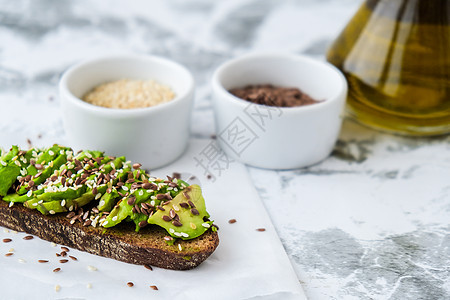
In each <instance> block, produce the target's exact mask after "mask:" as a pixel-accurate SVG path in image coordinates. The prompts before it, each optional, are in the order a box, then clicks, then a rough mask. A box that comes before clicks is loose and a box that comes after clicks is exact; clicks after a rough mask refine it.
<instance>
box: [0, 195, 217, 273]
mask: <svg viewBox="0 0 450 300" xmlns="http://www.w3.org/2000/svg"><path fill="white" fill-rule="evenodd" d="M127 225H128V226H127ZM0 226H4V227H7V228H10V229H12V230H16V231H24V232H26V233H29V234H33V235H36V236H38V237H40V238H41V239H44V240H47V241H51V242H54V243H56V244H60V245H65V246H68V247H72V248H75V249H79V250H82V251H86V252H89V253H92V254H96V255H100V256H104V257H109V258H113V259H116V260H120V261H123V262H127V263H132V264H139V265H152V266H156V267H160V268H165V269H171V270H187V269H192V268H195V267H196V266H198V265H199V264H200V263H202V262H203V261H204V260H205V259H206V258H207V257H208V256H210V255H211V254H212V253H213V252H214V250H215V249H216V248H217V246H218V245H219V236H218V234H217V232H213V231H212V230H208V231H207V232H205V233H204V234H203V235H201V236H199V237H197V238H195V239H192V240H187V241H183V240H179V241H178V240H177V241H176V242H175V243H174V245H167V243H166V242H165V241H164V236H166V235H168V234H167V232H166V231H165V230H164V229H162V228H160V227H158V226H155V225H149V226H147V227H145V228H142V229H141V230H140V231H139V233H137V232H135V231H134V224H123V225H122V224H119V225H118V226H115V227H113V228H108V229H106V228H103V227H95V228H94V227H92V226H82V224H81V223H80V222H76V223H74V224H70V219H67V218H66V217H65V215H64V214H57V215H42V214H41V213H40V212H38V211H36V210H31V209H28V208H25V207H23V206H22V205H21V204H16V205H14V206H12V207H9V205H8V203H7V202H5V201H3V200H1V198H0ZM179 244H180V245H181V250H180V248H179V246H178V245H179Z"/></svg>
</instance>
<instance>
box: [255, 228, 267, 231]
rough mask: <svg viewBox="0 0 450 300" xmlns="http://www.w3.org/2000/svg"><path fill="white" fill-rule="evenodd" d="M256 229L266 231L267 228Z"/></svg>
mask: <svg viewBox="0 0 450 300" xmlns="http://www.w3.org/2000/svg"><path fill="white" fill-rule="evenodd" d="M256 231H261V232H262V231H266V229H265V228H258V229H256Z"/></svg>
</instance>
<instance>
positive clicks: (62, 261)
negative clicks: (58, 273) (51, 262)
mask: <svg viewBox="0 0 450 300" xmlns="http://www.w3.org/2000/svg"><path fill="white" fill-rule="evenodd" d="M68 261H69V260H68V259H60V260H59V262H60V263H62V264H65V263H66V262H68Z"/></svg>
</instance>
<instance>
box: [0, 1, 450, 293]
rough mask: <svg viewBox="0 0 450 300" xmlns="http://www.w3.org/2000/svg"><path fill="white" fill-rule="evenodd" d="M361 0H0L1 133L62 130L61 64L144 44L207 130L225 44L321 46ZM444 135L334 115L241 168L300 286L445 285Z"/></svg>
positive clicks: (384, 288) (317, 50) (411, 289)
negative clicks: (330, 146)
mask: <svg viewBox="0 0 450 300" xmlns="http://www.w3.org/2000/svg"><path fill="white" fill-rule="evenodd" d="M361 2H362V1H361V0H322V1H314V0H297V1H294V0H292V1H288V0H272V1H271V0H240V1H238V0H233V1H209V0H188V1H185V0H172V1H151V2H150V1H144V0H142V1H108V2H106V1H99V0H97V1H87V0H86V1H76V2H75V1H51V0H40V1H7V0H0V41H1V43H0V105H1V106H0V114H1V118H0V145H1V146H4V147H8V146H9V145H11V144H21V145H23V146H26V144H27V139H30V140H31V142H32V143H33V144H34V145H49V144H50V143H54V142H59V143H64V142H65V135H64V131H63V129H62V121H61V116H60V112H59V99H58V95H57V82H58V79H59V76H60V74H61V73H62V72H63V71H64V70H65V69H66V68H67V67H68V66H70V65H71V64H73V63H75V62H77V61H79V60H81V59H85V58H89V57H92V56H98V55H104V54H111V53H130V52H132V53H149V54H156V55H161V56H165V57H168V58H171V59H174V60H176V61H178V62H180V63H182V64H184V65H186V66H187V67H188V68H189V69H190V70H191V71H192V72H193V73H194V75H195V78H196V82H197V86H196V99H195V101H196V104H195V109H194V112H193V121H192V136H193V137H200V138H209V137H210V136H211V135H212V134H213V133H214V126H213V114H212V110H211V104H210V87H209V79H210V77H211V74H212V72H213V71H214V69H215V68H216V67H217V66H218V65H219V64H220V63H222V62H223V61H225V60H227V59H228V58H230V57H233V56H236V55H240V54H243V53H247V52H249V51H255V50H256V51H260V50H277V51H287V52H293V53H304V54H307V55H311V56H314V57H316V58H319V59H323V54H324V52H325V49H326V48H327V46H328V45H329V43H330V42H331V40H332V39H333V38H334V37H335V36H336V35H337V34H338V33H339V31H340V30H341V29H342V27H343V26H344V24H345V23H346V22H347V21H348V19H349V18H350V17H351V15H352V14H353V13H354V11H355V10H356V9H357V7H358V6H359V5H360V3H361ZM449 150H450V137H449V136H446V137H440V138H426V139H425V138H423V139H417V138H416V139H412V138H402V137H395V136H392V135H387V134H382V133H379V132H376V131H373V130H370V129H366V128H364V127H362V126H360V125H358V124H355V123H353V122H351V121H346V122H345V124H344V127H343V129H342V132H341V135H340V139H339V142H338V144H337V145H336V148H335V151H334V153H333V154H332V156H331V157H330V158H328V159H327V160H325V161H324V162H322V163H320V164H318V165H315V166H312V167H310V168H306V169H300V170H293V171H282V172H281V171H269V170H260V169H254V168H248V171H249V173H250V175H251V177H252V179H253V182H254V184H255V187H256V188H257V189H258V192H259V194H260V197H261V199H262V201H263V203H264V204H265V206H266V208H267V210H268V212H269V215H270V216H271V218H272V221H273V223H274V225H275V227H276V230H277V232H278V234H279V236H280V238H281V240H282V242H283V244H284V247H285V249H286V252H287V253H288V255H289V257H290V259H291V262H292V265H293V266H294V269H295V270H296V273H297V276H298V279H299V281H300V284H301V285H302V287H303V289H304V291H305V293H306V294H307V296H308V297H309V298H310V299H449V298H450V258H449V257H450V239H449V232H450V154H449V153H450V151H449Z"/></svg>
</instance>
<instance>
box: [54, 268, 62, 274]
mask: <svg viewBox="0 0 450 300" xmlns="http://www.w3.org/2000/svg"><path fill="white" fill-rule="evenodd" d="M59 271H61V268H56V269H54V270H53V273H57V272H59Z"/></svg>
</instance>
